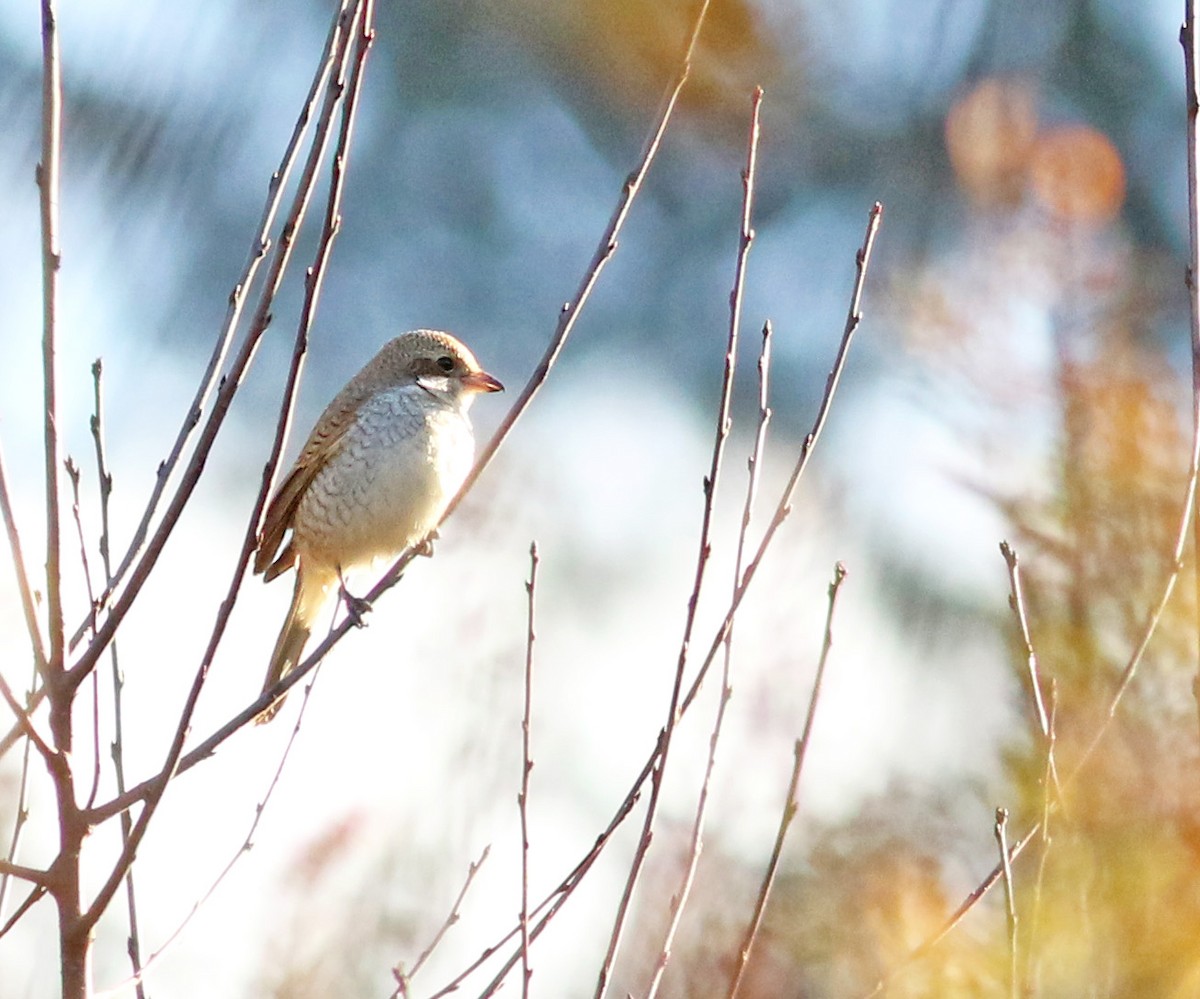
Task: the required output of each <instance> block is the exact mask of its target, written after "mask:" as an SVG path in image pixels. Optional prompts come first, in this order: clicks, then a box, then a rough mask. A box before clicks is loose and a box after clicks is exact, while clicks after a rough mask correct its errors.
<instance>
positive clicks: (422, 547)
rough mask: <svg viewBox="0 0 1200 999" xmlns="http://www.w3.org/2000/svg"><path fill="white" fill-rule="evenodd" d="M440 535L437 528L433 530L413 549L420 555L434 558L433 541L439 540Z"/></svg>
mask: <svg viewBox="0 0 1200 999" xmlns="http://www.w3.org/2000/svg"><path fill="white" fill-rule="evenodd" d="M440 536H441V535H439V534H438V532H437V531H436V530H434V531H431V532H430V534H429V536H428V537H426V538H425V539H424V540H422V541H421V543H420V544H419V545H417V547H416V548H414V549H413V551H414V552H416V553H417V554H418V555H421V556H424V557H425V558H433V543H434V542H435V541H437V539H438V538H439V537H440Z"/></svg>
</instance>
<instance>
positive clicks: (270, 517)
mask: <svg viewBox="0 0 1200 999" xmlns="http://www.w3.org/2000/svg"><path fill="white" fill-rule="evenodd" d="M363 401H365V393H363V392H362V389H361V387H360V386H357V385H355V384H354V382H351V383H350V384H349V385H347V386H346V387H345V388H344V389H343V390H342V391H341V392H340V393H339V394H338V396H337V398H335V399H334V400H333V402H331V403H330V404H329V405H328V406H327V407H326V409H325V412H324V413H322V414H321V418H320V419H319V420H317V425H316V426H315V427H314V428H313V432H312V434H310V435H309V438H308V441H307V443H305V445H304V450H303V451H301V452H300V457H299V458H297V459H296V464H295V465H293V466H292V470H291V471H290V472H289V473H288V476H287V478H286V479H284V480H283V482H282V483H281V484H280V486H279V488H278V489H276V490H275V495H274V496H273V497H272V498H271V502H270V503H269V504H268V505H267V512H266V513H265V514H264V515H263V524H262V530H261V531H260V532H259V535H258V551H257V552H256V553H255V556H254V571H255V573H261V572H265V573H266V574H267V579H268V580H271V579H274V578H275V577H276V576H278V575H279V574H280V573H282V572H285V571H286V570H287V569H289V568H290V567H291V565H292V563H293V562H294V561H295V560H296V553H295V551H294V550H293V548H292V546H291V545H290V544H289V545H287V547H285V548H284V549H283V551H282V552H281V553H280V555H279V558H278V559H276V558H275V554H276V552H279V550H280V547H281V546H283V537H284V535H285V534H286V533H287V532H288V530H289V528H291V526H292V522H293V520H294V519H295V516H296V509H297V507H299V506H300V501H301V500H302V499H303V498H304V494H305V493H306V492H307V491H308V487H309V486H311V485H312V483H313V480H314V479H315V478H316V477H317V475H318V473H320V471H321V469H322V468H324V467H325V464H326V462H328V461H329V459H330V458H332V457H333V455H335V454H336V453H337V452H338V449H339V448H340V447H341V444H342V440H343V438H344V437H345V436H346V431H347V430H349V429H350V428H351V427H352V426H354V421H355V420H356V419H357V418H358V409H359V406H360V405H361V404H362V402H363ZM273 560H274V561H273Z"/></svg>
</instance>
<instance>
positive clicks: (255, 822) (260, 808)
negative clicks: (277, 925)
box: [95, 671, 319, 999]
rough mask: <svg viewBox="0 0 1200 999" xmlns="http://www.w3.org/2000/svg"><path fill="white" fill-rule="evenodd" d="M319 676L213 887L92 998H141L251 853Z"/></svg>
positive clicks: (308, 691) (305, 698)
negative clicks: (129, 993) (132, 991)
mask: <svg viewBox="0 0 1200 999" xmlns="http://www.w3.org/2000/svg"><path fill="white" fill-rule="evenodd" d="M318 674H319V671H318V672H316V673H314V674H313V680H312V683H309V684H308V685H307V686H306V687H305V688H304V697H303V699H302V700H301V702H300V711H299V712H298V713H297V715H296V722H295V724H294V725H293V726H292V731H291V734H290V735H289V736H288V741H287V743H286V745H285V746H284V748H283V753H282V754H281V755H280V757H279V763H278V765H277V766H276V767H275V772H274V774H272V776H271V780H270V783H268V785H267V790H266V791H265V792H264V793H263V796H262V798H261V800H260V801H259V802H258V804H257V805H256V806H255V809H254V818H253V819H252V820H251V822H250V827H249V829H247V831H246V836H245V838H244V839H243V840H242V843H241V845H240V846H238V848H237V849H236V850H235V851H234V853H233V856H232V857H230V858H229V860H228V862H227V863H226V864H225V866H224V867H223V868H221V872H220V873H219V874H218V875H217V876H216V878H214V879H213V882H212V884H210V885H209V886H208V889H207V890H206V891H205V892H204V894H203V895H201V896H200V897H199V898H198V899H197V900H196V902H195V904H193V905H192V907H191V909H190V910H189V911H188V914H187V915H186V916H184V917H183V919H182V921H181V922H180V923H179V925H178V926H176V927H175V929H174V930H172V931H171V933H169V934H168V935H167V937H166V939H165V940H163V942H162V943H161V944H160V945H159V946H158V949H157V950H155V951H154V953H152V954H151V955H150V957H149V958H147V960H146V962H145V964H141V965H139V966H136V967H135V968H134V970H133V974H132V975H130V977H129V978H127V979H125V981H123V982H119V983H118V984H116V985H113V986H111V987H110V988H107V989H104V990H103V991H101V992H99V993H98V994H97V995H96V997H95V999H108V997H115V996H118V995H121V994H122V993H123V992H125V991H126V990H127V989H128V988H130V987H131V986H133V987H136V989H137V992H138V995H139V996H140V995H141V993H142V991H143V988H142V983H143V981H144V979H145V977H146V974H147V973H148V972H149V971H150V969H151V968H153V967H154V965H156V964H157V963H158V961H159V960H160V959H161V958H162V957H163V955H164V954H166V952H167V951H168V950H170V948H171V945H172V944H174V943H175V941H176V940H178V939H179V938H180V937H181V936H182V935H183V931H184V930H185V929H187V927H188V924H189V923H191V921H192V920H193V919H194V918H195V916H196V914H197V913H198V912H199V911H200V910H201V909H202V908H203V907H204V905H205V903H207V902H208V900H209V899H211V898H212V897H213V895H215V894H216V893H217V889H218V888H220V887H221V885H222V884H223V883H224V881H225V879H226V878H227V877H228V876H229V873H230V871H232V870H233V868H234V866H235V865H236V864H237V862H238V861H239V860H240V859H241V858H242V857H243V856H245V855H246V854H247V853H249V852H250V850H251V848H252V847H253V846H254V834H255V833H256V832H258V826H259V823H260V822H262V817H263V813H264V812H265V811H266V809H267V805H268V804H269V803H270V801H271V797H272V795H273V794H274V793H275V788H276V787H277V786H278V785H279V779H280V777H282V776H283V768H284V766H285V765H286V764H287V761H288V758H289V756H290V755H291V752H292V747H293V746H294V745H295V743H296V738H297V736H299V734H300V726H301V724H302V723H303V721H304V714H305V712H306V711H307V710H308V703H309V695H310V694H311V693H312V688H313V684H315V683H316V678H317V675H318ZM132 870H133V869H132V868H130V873H131V874H132Z"/></svg>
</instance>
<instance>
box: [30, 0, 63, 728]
mask: <svg viewBox="0 0 1200 999" xmlns="http://www.w3.org/2000/svg"><path fill="white" fill-rule="evenodd" d="M41 6H42V153H41V156H42V158H41V162H40V163H39V164H38V170H37V181H38V192H39V204H40V208H41V233H42V391H43V398H44V406H45V410H44V413H43V416H44V418H45V423H44V428H45V442H44V452H45V453H44V460H45V473H46V608H47V615H48V618H49V634H50V657H49V670H50V675H54V674H56V673H58V672H61V671H62V670H63V668H64V665H63V664H64V635H63V607H62V588H61V587H62V571H61V565H60V559H61V538H60V529H61V527H60V520H61V514H60V512H59V495H58V374H57V370H56V368H57V360H56V352H57V336H58V271H59V268H60V267H61V266H62V251H61V248H60V246H59V238H58V197H59V181H60V175H61V164H60V159H61V152H62V67H61V64H60V62H59V53H58V13H57V10H56V9H55V2H54V0H42V4H41ZM63 721H64V716H63V715H62V713H61V712H60V713H59V717H58V726H59V727H60V728H61V727H62V725H63ZM52 724H53V723H52ZM66 727H67V729H69V728H70V720H69V719H66ZM59 734H61V733H59ZM65 738H66V739H67V742H66V743H61V744H60V748H63V749H69V748H70V745H69V740H70V736H69V734H66V735H65Z"/></svg>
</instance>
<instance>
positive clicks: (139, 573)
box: [69, 0, 364, 685]
mask: <svg viewBox="0 0 1200 999" xmlns="http://www.w3.org/2000/svg"><path fill="white" fill-rule="evenodd" d="M363 2H364V0H358V2H357V3H356V4H355V5H354V6H353V7H349V6H348V3H347V5H346V6H343V7H342V8H341V9H340V10H339V13H338V23H339V29H340V30H339V42H338V50H337V63H338V65H339V66H340V67H341V69H340V71H339V74H338V82H339V83H340V82H341V81H342V80H344V79H345V67H346V60H347V59H348V57H349V54H350V52H351V48H352V46H351V45H350V35H351V33H352V30H353V25H354V24H355V23H357V22H358V17H359V12H360V10H361V7H362V5H363ZM342 97H343V91H342V88H341V86H333V85H331V86H329V87H327V88H326V92H325V102H324V105H323V107H322V109H321V115H320V118H319V120H318V123H317V127H316V129H315V131H314V136H313V144H312V146H311V148H310V150H309V154H308V158H307V160H306V161H305V164H304V168H303V170H302V171H301V176H300V180H299V181H298V184H297V190H296V193H295V195H294V197H293V200H292V207H291V210H290V212H289V214H288V218H287V219H286V221H285V222H284V225H283V235H282V237H281V239H280V241H279V244H278V246H277V247H276V249H275V254H274V256H273V257H272V259H271V264H270V267H269V268H268V272H267V277H266V279H265V284H264V287H263V289H262V292H261V294H260V296H259V300H258V305H257V307H256V308H255V312H254V316H253V318H252V320H251V323H250V328H249V330H248V331H247V334H246V338H245V340H244V342H243V343H242V346H241V349H240V350H239V351H238V353H237V356H236V357H235V358H234V360H233V362H232V364H231V366H230V368H229V370H228V371H227V372H226V373H225V375H224V377H223V378H222V380H221V384H220V387H219V388H218V390H217V394H216V398H215V400H214V402H213V407H212V409H211V411H210V412H209V416H208V419H207V420H206V421H205V424H204V428H203V430H202V431H201V433H200V437H199V439H198V440H197V442H196V446H195V448H194V449H193V451H192V457H191V459H190V460H189V461H188V463H187V466H186V467H185V468H184V470H183V472H182V473H181V476H180V482H179V485H178V487H177V488H176V491H175V494H174V495H173V496H172V498H171V501H170V503H169V504H168V505H167V509H166V511H165V512H164V513H163V516H162V519H161V521H160V522H159V525H158V528H157V529H156V530H155V531H154V534H153V535H152V537H151V538H150V540H149V541H148V542H147V544H146V547H145V550H144V552H143V554H142V555H141V557H140V558H139V559H138V561H137V564H136V566H135V567H134V568H133V569H131V570H130V573H129V575H128V579H127V580H126V582H125V584H124V587H123V588H122V589H121V591H120V593H119V595H117V596H116V598H115V600H114V601H113V603H112V606H111V608H110V610H109V615H108V618H107V619H106V620H105V622H104V624H103V626H102V627H101V628H100V631H99V633H98V634H97V636H96V638H95V639H94V640H93V641H92V642H91V643H90V644H89V646H88V648H87V651H85V652H84V653H83V655H82V656H81V657H80V658H79V661H78V662H77V663H76V664H75V665H74V666H73V667H72V668H71V670H70V674H69V675H70V680H71V682H72V683H73V684H76V685H77V684H78V683H79V682H81V681H82V680H83V678H84V677H85V676H86V675H87V674H88V673H89V672H90V671H91V670H92V669H93V668H94V667H95V664H96V661H97V660H98V659H99V657H100V656H101V655H102V654H103V652H104V649H105V648H106V647H107V645H108V643H109V642H110V641H111V640H112V638H113V635H115V634H116V630H117V628H118V627H119V626H120V623H121V621H122V620H124V617H125V615H126V614H127V613H128V612H129V609H130V607H131V606H132V605H133V602H134V600H136V598H137V596H138V594H139V593H140V592H141V588H142V586H144V585H145V583H146V580H147V579H148V578H149V576H150V573H151V572H152V571H153V570H154V567H155V565H156V564H157V562H158V558H159V556H160V555H161V554H162V550H163V547H164V546H165V544H166V541H167V538H168V537H169V536H170V534H171V532H172V531H173V530H174V528H175V524H176V523H177V522H178V520H179V517H180V515H181V514H182V513H183V510H184V508H185V507H186V506H187V503H188V501H189V500H190V499H191V496H192V493H193V491H194V490H195V487H196V484H197V483H198V482H199V481H200V476H201V473H202V472H203V470H204V464H205V462H206V461H207V459H208V455H209V452H210V451H211V449H212V446H213V443H214V442H215V441H216V437H217V434H218V432H219V431H220V429H221V426H222V425H223V424H224V421H225V416H226V414H227V413H228V411H229V407H230V406H231V405H232V403H233V399H234V396H235V395H236V393H237V391H238V389H239V388H240V387H241V384H242V379H243V378H244V377H245V374H246V371H247V370H248V369H249V366H250V363H251V361H252V360H253V358H254V354H255V352H256V350H257V348H258V343H259V341H260V340H261V339H262V336H263V334H264V333H265V332H266V329H267V326H268V325H269V324H270V322H271V306H272V303H273V301H274V297H275V294H276V292H277V291H278V289H279V286H280V284H281V283H282V280H283V274H284V271H285V270H286V268H287V266H288V264H289V263H290V261H291V255H292V250H293V248H294V241H295V236H296V234H297V233H298V232H299V230H300V227H301V225H302V224H303V221H304V218H305V216H306V214H307V211H308V207H309V202H310V200H311V198H312V193H313V191H314V189H315V187H316V181H317V172H318V170H319V167H320V164H321V161H322V160H323V159H324V156H325V151H326V149H327V148H328V141H329V135H330V131H331V128H332V122H333V116H334V114H335V113H336V110H337V107H338V105H339V104H340V103H341V100H342Z"/></svg>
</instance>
